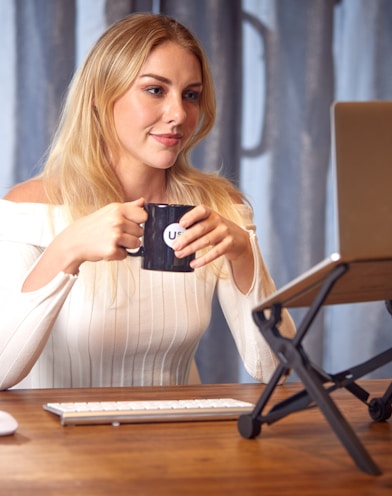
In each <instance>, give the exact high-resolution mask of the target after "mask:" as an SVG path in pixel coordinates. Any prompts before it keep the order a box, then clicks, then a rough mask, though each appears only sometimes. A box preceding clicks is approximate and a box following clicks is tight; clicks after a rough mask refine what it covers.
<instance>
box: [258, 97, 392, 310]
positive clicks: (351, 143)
mask: <svg viewBox="0 0 392 496" xmlns="http://www.w3.org/2000/svg"><path fill="white" fill-rule="evenodd" d="M331 122H332V126H331V128H332V166H333V176H334V194H335V223H336V226H335V229H336V235H335V238H336V247H335V249H334V250H333V253H331V254H330V255H329V256H328V257H327V258H326V259H325V260H324V261H322V262H320V263H319V264H317V265H316V266H314V267H313V268H312V269H310V270H309V271H307V272H305V273H304V274H302V275H301V276H299V277H298V278H296V279H294V280H293V281H292V282H290V283H289V284H287V285H285V286H284V287H282V288H281V289H280V290H278V291H277V292H276V293H274V294H273V295H271V296H270V297H269V298H268V299H266V300H264V301H263V302H262V303H261V305H260V306H259V307H258V308H257V309H255V311H258V310H262V309H264V308H268V307H270V306H271V305H272V304H273V303H280V304H282V305H283V306H286V307H302V306H309V305H310V304H311V303H312V302H313V300H314V298H315V296H316V294H317V292H318V290H319V289H320V287H321V285H322V283H323V282H324V280H325V278H326V277H327V275H328V274H330V273H331V271H332V270H333V269H334V267H336V266H338V265H340V264H347V266H348V270H347V271H346V272H345V273H344V275H343V276H341V277H340V278H338V279H337V282H336V283H335V285H334V286H333V288H332V290H331V292H330V293H329V296H328V298H327V300H326V301H325V304H336V303H354V302H361V301H375V300H392V101H388V102H387V101H372V102H336V103H334V104H333V106H332V108H331Z"/></svg>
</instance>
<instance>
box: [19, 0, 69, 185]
mask: <svg viewBox="0 0 392 496" xmlns="http://www.w3.org/2000/svg"><path fill="white" fill-rule="evenodd" d="M75 18H76V11H75V2H74V0H69V1H67V2H64V1H63V0H52V1H50V2H48V1H47V0H36V1H24V0H16V2H15V25H16V115H17V121H16V135H17V140H16V142H15V161H14V164H13V180H14V182H20V181H23V180H25V179H26V178H27V177H30V176H31V175H32V174H33V173H34V172H38V168H39V166H40V165H41V163H42V158H43V155H44V153H45V152H46V149H47V146H48V143H49V141H50V139H51V137H52V135H53V131H54V129H55V126H56V123H57V119H58V114H59V109H60V106H61V103H62V100H63V97H64V92H65V89H66V87H67V85H68V82H69V80H70V79H71V77H72V74H73V71H74V68H75ZM64 40H67V42H66V43H64Z"/></svg>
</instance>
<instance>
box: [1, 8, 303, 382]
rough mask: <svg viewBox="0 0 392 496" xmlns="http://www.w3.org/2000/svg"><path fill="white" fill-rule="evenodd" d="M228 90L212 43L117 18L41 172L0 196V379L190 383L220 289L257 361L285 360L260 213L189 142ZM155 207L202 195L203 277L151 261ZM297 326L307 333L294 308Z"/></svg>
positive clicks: (268, 366)
mask: <svg viewBox="0 0 392 496" xmlns="http://www.w3.org/2000/svg"><path fill="white" fill-rule="evenodd" d="M214 117H215V99H214V90H213V82H212V79H211V73H210V69H209V67H208V63H207V60H206V56H205V54H204V53H203V51H202V49H201V47H200V45H199V43H198V42H197V41H196V40H195V38H194V37H193V36H192V34H191V33H190V32H189V31H188V30H187V29H186V28H185V27H184V26H182V25H181V24H179V23H178V22H177V21H175V20H173V19H170V18H167V17H165V16H160V15H153V14H134V15H131V16H128V17H126V18H124V19H122V20H120V21H119V22H117V23H116V24H114V25H113V26H112V27H110V28H109V29H108V30H107V31H106V32H105V33H104V34H103V35H102V37H101V38H100V39H99V40H98V42H97V43H96V44H95V46H94V47H93V48H92V50H91V51H90V53H89V55H88V57H87V59H86V61H85V63H84V65H83V66H82V67H81V69H80V70H79V71H78V73H77V74H76V75H75V77H74V79H73V81H72V83H71V85H70V89H69V93H68V97H67V100H66V103H65V106H64V110H63V113H62V118H61V121H60V124H59V127H58V130H57V133H56V136H55V138H54V141H53V144H52V147H51V149H50V151H49V154H48V158H47V162H46V165H45V167H44V170H43V172H42V174H40V175H39V176H38V177H36V178H34V179H32V180H29V181H27V182H25V183H22V184H19V185H16V186H15V187H14V188H13V189H12V190H11V191H10V192H9V193H8V194H7V195H6V197H5V198H4V199H3V200H0V219H1V220H0V273H1V274H2V278H1V283H0V305H1V319H0V387H1V388H2V389H6V388H9V387H12V386H15V385H18V383H20V381H22V380H23V379H25V378H26V379H25V381H26V382H24V384H29V385H30V386H31V387H94V386H132V385H137V386H148V385H172V384H184V383H188V382H189V380H190V371H191V368H192V364H193V363H194V354H195V351H196V349H197V346H198V343H199V341H200V339H201V337H202V335H203V333H204V332H205V330H206V328H207V327H208V324H209V320H210V316H211V304H212V299H213V295H214V293H215V292H217V294H218V297H219V300H220V302H221V306H222V308H223V311H224V314H225V317H226V319H227V322H228V324H229V326H230V329H231V332H232V334H233V337H234V340H235V342H236V345H237V347H238V351H239V353H240V355H241V357H242V360H243V362H244V364H245V367H246V369H247V370H248V371H249V373H250V374H251V375H252V376H253V377H255V378H256V379H257V380H259V381H267V380H268V379H269V377H270V376H271V373H272V372H273V370H274V368H275V366H276V359H275V357H274V356H273V355H272V353H271V351H270V349H269V348H268V346H267V344H266V343H265V342H264V341H263V339H262V337H261V335H260V333H259V331H258V329H257V328H256V326H255V325H254V323H253V321H252V316H251V310H252V308H254V307H255V306H256V305H257V304H258V303H259V302H260V301H261V300H262V299H263V298H264V297H265V296H267V295H268V294H270V293H271V292H272V291H273V290H274V284H273V281H272V280H271V277H270V275H269V273H268V270H267V268H266V266H265V264H264V262H263V259H262V256H261V254H260V251H259V248H258V245H257V238H256V235H255V231H254V226H253V221H252V211H251V208H250V207H249V206H248V205H247V204H246V201H245V200H244V198H243V195H242V194H241V193H240V192H239V191H237V190H236V189H235V188H234V187H233V186H232V185H231V184H230V183H229V182H228V181H227V180H225V179H223V178H221V177H219V176H218V175H215V174H206V173H204V172H201V171H198V170H196V169H195V168H193V167H192V166H191V164H190V163H189V152H190V151H191V149H192V148H193V147H194V146H195V144H196V143H198V142H199V141H200V140H201V139H202V138H203V137H205V136H206V135H207V133H208V132H209V131H210V130H211V128H212V126H213V123H214ZM145 202H155V203H185V204H191V205H195V207H194V208H193V209H192V210H191V211H189V212H188V213H186V214H185V215H184V216H183V217H182V219H181V224H182V226H183V227H184V228H186V231H185V232H184V233H183V234H182V235H181V236H180V237H179V238H178V239H177V241H176V244H175V245H174V246H173V248H174V249H175V254H176V256H177V257H178V258H182V257H186V256H188V255H190V254H192V253H196V258H195V260H194V261H193V262H192V264H193V268H194V269H195V270H194V271H193V272H188V273H171V272H160V271H149V270H143V269H141V266H140V259H139V258H134V257H129V256H128V253H127V251H126V250H127V249H136V248H138V247H139V246H140V238H141V237H142V235H143V227H142V226H143V223H144V222H145V221H146V219H147V213H146V211H145V209H144V208H143V205H144V203H145ZM282 332H283V333H284V334H285V335H286V336H292V335H293V333H294V327H293V323H292V321H291V319H290V317H289V316H288V314H285V315H284V319H283V323H282Z"/></svg>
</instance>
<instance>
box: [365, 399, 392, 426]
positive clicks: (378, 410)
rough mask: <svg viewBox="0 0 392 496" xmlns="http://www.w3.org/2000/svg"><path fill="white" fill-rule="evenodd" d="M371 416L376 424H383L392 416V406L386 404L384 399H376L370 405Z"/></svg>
mask: <svg viewBox="0 0 392 496" xmlns="http://www.w3.org/2000/svg"><path fill="white" fill-rule="evenodd" d="M369 415H370V416H371V418H372V419H373V420H375V421H376V422H383V421H384V420H388V419H389V417H390V416H391V415H392V406H391V404H390V403H386V402H385V401H384V399H383V398H374V399H372V401H371V402H370V403H369Z"/></svg>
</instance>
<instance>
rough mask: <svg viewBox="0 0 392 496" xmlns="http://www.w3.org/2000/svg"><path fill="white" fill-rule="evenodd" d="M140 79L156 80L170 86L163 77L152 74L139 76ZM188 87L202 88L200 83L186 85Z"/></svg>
mask: <svg viewBox="0 0 392 496" xmlns="http://www.w3.org/2000/svg"><path fill="white" fill-rule="evenodd" d="M140 78H153V79H156V80H157V81H160V82H161V83H165V84H171V81H170V79H167V78H165V77H164V76H159V74H152V73H147V74H141V75H140ZM188 86H203V83H202V82H201V81H197V82H194V83H190V84H188Z"/></svg>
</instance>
